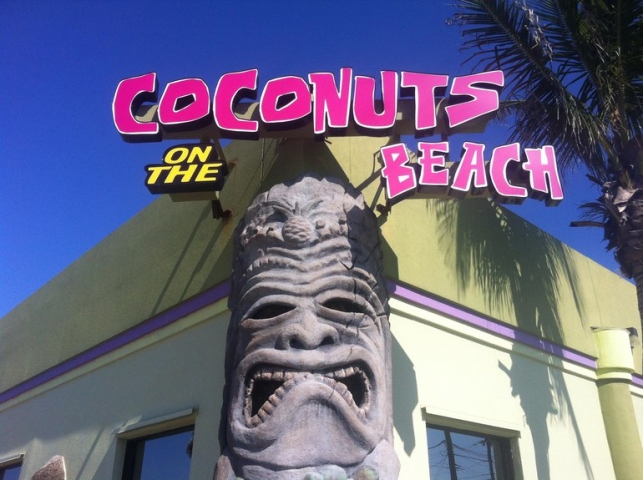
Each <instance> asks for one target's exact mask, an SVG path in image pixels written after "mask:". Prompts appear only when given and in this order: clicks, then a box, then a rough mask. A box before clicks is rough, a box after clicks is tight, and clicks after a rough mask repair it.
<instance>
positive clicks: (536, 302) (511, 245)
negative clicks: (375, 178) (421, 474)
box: [429, 199, 594, 480]
mask: <svg viewBox="0 0 643 480" xmlns="http://www.w3.org/2000/svg"><path fill="white" fill-rule="evenodd" d="M429 209H431V210H433V211H434V213H435V215H436V217H437V219H438V232H439V233H438V234H439V235H440V237H439V241H440V245H441V247H442V248H443V249H444V251H445V252H446V261H447V262H449V263H451V262H453V263H452V264H453V265H454V268H455V272H456V275H457V278H458V280H457V281H458V289H459V291H460V292H462V293H464V292H466V291H467V290H468V289H470V288H472V287H473V286H475V287H476V288H479V289H480V290H482V292H483V294H484V298H485V302H486V304H487V306H488V307H489V308H490V309H501V310H510V311H511V310H513V312H514V315H515V318H516V322H517V325H518V327H519V328H521V329H523V330H526V331H528V332H530V333H533V334H535V335H538V336H540V337H544V338H546V339H548V340H551V341H553V342H556V343H559V344H562V343H563V341H564V338H563V330H562V325H561V322H562V319H561V317H560V313H559V312H558V303H559V300H560V290H561V287H563V286H566V285H569V287H570V288H571V291H572V295H573V297H574V301H575V305H576V309H577V311H578V313H579V315H580V317H581V318H582V317H583V312H582V309H583V306H582V303H581V300H580V296H579V294H578V291H577V290H576V284H577V273H576V270H575V266H574V264H573V262H572V261H571V260H570V256H569V248H568V247H567V246H566V245H564V244H562V243H560V242H558V241H556V240H555V239H554V238H552V237H551V236H549V235H548V234H546V233H545V232H542V231H540V230H537V229H534V228H533V226H531V225H530V224H529V223H528V222H526V221H524V220H523V219H521V218H519V217H517V216H515V215H512V214H510V213H507V212H506V211H505V210H503V209H502V208H501V207H499V206H497V205H496V204H494V203H492V202H490V201H488V200H486V199H467V200H455V199H448V200H438V201H434V202H429ZM545 356H546V355H545V354H543V361H548V363H551V360H549V359H548V358H545ZM511 360H512V362H511V365H510V366H506V365H503V364H499V366H498V367H499V368H500V369H501V370H502V371H503V372H505V373H506V374H507V375H508V376H509V379H510V381H511V387H512V394H513V395H514V396H515V397H518V398H519V401H520V405H521V406H522V409H523V411H524V414H525V420H526V422H527V424H528V425H529V428H530V430H531V433H532V436H533V440H534V448H535V450H536V458H535V461H536V466H537V470H538V478H539V479H540V480H549V479H550V478H551V475H550V471H549V446H550V436H549V429H548V423H547V422H548V419H549V417H550V416H556V417H557V419H559V420H562V421H566V422H569V424H570V425H571V427H572V429H573V431H574V434H575V436H576V440H577V443H578V450H579V455H580V457H581V461H582V462H583V465H584V468H585V471H586V473H587V478H594V475H593V473H592V470H591V466H590V464H589V459H588V455H587V451H586V449H585V446H584V444H583V441H582V438H581V435H580V431H579V426H578V423H577V420H576V416H575V413H574V409H573V405H572V403H571V399H570V395H569V391H568V389H567V386H566V384H565V379H564V378H563V375H562V370H560V369H559V368H551V367H550V368H548V369H544V368H538V367H536V368H534V366H533V362H532V361H528V360H526V359H525V358H524V357H523V356H520V355H518V354H517V353H514V354H512V355H511ZM556 366H557V365H556V360H555V361H554V365H553V367H556Z"/></svg>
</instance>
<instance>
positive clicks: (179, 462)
mask: <svg viewBox="0 0 643 480" xmlns="http://www.w3.org/2000/svg"><path fill="white" fill-rule="evenodd" d="M193 435H194V427H193V426H190V427H186V428H182V429H179V430H172V431H170V432H163V433H159V434H156V435H149V436H147V437H141V438H136V439H134V440H128V442H127V446H126V448H125V463H124V465H123V480H188V479H189V477H190V457H191V456H192V440H193ZM0 480H2V479H0Z"/></svg>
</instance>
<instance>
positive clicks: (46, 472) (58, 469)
mask: <svg viewBox="0 0 643 480" xmlns="http://www.w3.org/2000/svg"><path fill="white" fill-rule="evenodd" d="M66 479H67V473H66V471H65V459H64V457H62V456H61V455H56V456H55V457H52V458H51V459H50V460H49V461H48V462H47V463H46V464H45V466H44V467H42V468H41V469H40V470H38V471H37V472H36V473H35V474H34V476H33V477H31V480H66Z"/></svg>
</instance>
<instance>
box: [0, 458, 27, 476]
mask: <svg viewBox="0 0 643 480" xmlns="http://www.w3.org/2000/svg"><path fill="white" fill-rule="evenodd" d="M24 458H25V454H24V453H18V454H16V455H11V456H10V457H6V458H0V480H18V478H19V477H20V469H21V468H22V461H23V460H24Z"/></svg>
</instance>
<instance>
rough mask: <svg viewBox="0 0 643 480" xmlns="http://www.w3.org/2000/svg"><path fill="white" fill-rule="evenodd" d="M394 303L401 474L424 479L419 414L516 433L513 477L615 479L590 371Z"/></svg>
mask: <svg viewBox="0 0 643 480" xmlns="http://www.w3.org/2000/svg"><path fill="white" fill-rule="evenodd" d="M392 305H393V315H392V318H391V325H392V332H393V334H394V336H395V344H394V350H393V362H394V369H395V373H394V390H395V392H396V398H395V400H396V403H395V427H396V442H397V443H396V448H397V450H398V451H399V452H400V454H402V455H403V456H404V457H405V460H404V461H403V462H402V471H401V476H400V478H403V479H414V478H429V477H428V461H427V440H426V430H425V428H426V426H425V425H426V424H425V420H429V421H432V422H433V423H438V424H442V425H446V426H450V427H452V428H461V429H468V430H479V431H481V432H482V433H488V434H498V435H501V436H508V437H514V438H515V439H516V443H517V449H518V450H519V457H520V462H521V464H522V466H521V467H520V466H518V468H517V470H518V478H523V477H521V476H520V473H522V475H524V479H526V480H543V479H545V480H546V479H550V478H551V479H557V478H573V479H596V480H598V479H601V480H609V479H613V478H614V472H613V468H612V463H611V458H610V454H609V449H608V445H607V441H606V438H605V430H604V427H603V421H602V417H601V410H600V405H599V400H598V394H597V389H596V385H595V382H594V378H595V377H594V374H593V372H592V370H591V369H588V368H585V367H579V366H577V365H573V364H571V363H569V362H566V361H563V360H562V359H560V358H556V357H553V356H550V355H547V354H544V353H542V352H538V351H536V350H534V349H531V348H529V347H526V346H523V345H520V344H517V343H513V342H510V341H507V340H504V339H500V338H498V337H496V336H494V335H491V334H489V333H485V332H481V331H479V330H476V329H474V328H471V327H468V326H466V325H463V324H461V323H459V322H457V321H455V320H450V319H445V318H444V317H441V316H439V315H436V314H434V313H430V312H426V311H422V310H421V309H419V308H417V307H415V306H412V305H409V304H407V303H405V302H401V301H399V300H394V301H393V302H392Z"/></svg>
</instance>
